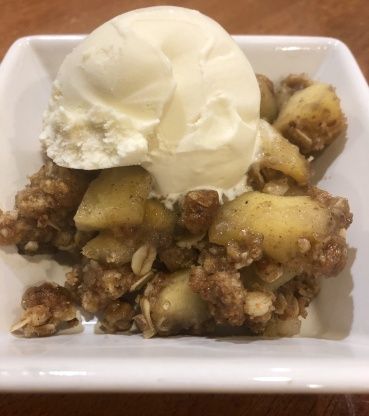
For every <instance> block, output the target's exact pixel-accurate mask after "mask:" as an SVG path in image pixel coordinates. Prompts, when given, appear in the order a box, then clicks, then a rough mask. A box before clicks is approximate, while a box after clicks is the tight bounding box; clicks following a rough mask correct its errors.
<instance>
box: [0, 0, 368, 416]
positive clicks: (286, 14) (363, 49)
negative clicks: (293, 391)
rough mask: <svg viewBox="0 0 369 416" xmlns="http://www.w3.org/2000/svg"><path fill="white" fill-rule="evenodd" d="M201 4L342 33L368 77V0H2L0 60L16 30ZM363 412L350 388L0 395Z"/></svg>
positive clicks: (267, 24) (240, 26) (36, 411)
mask: <svg viewBox="0 0 369 416" xmlns="http://www.w3.org/2000/svg"><path fill="white" fill-rule="evenodd" d="M168 3H171V4H175V5H181V6H184V7H191V8H195V9H199V10H200V11H202V12H203V13H205V14H207V15H209V16H211V17H213V18H214V19H216V20H217V21H218V22H219V23H220V24H222V25H223V26H224V27H225V29H226V30H228V31H229V32H230V33H233V34H284V35H318V36H331V37H336V38H339V39H341V40H343V41H344V42H345V43H346V44H347V45H348V46H349V47H350V49H351V50H352V51H353V53H354V55H355V56H356V58H357V60H358V62H359V64H360V66H361V69H362V70H363V72H364V75H365V76H366V78H367V79H369V35H368V32H367V26H368V23H369V2H368V0H203V1H201V0H197V1H196V0H187V1H174V0H171V1H168V2H167V1H164V2H160V1H143V0H0V59H1V58H2V56H3V55H4V53H5V52H6V50H7V49H8V47H9V46H10V45H11V43H12V42H14V40H15V39H17V38H18V37H20V36H25V35H32V34H45V33H49V34H50V33H86V32H90V31H91V30H92V29H94V28H95V27H96V26H98V25H100V24H101V23H103V22H104V21H106V20H108V19H110V18H111V17H113V16H115V15H118V14H120V13H123V12H125V11H127V10H130V9H134V8H138V7H145V6H149V5H155V4H168ZM25 414H27V416H38V415H63V416H64V415H76V416H78V415H85V414H86V415H109V416H114V415H122V414H124V415H125V416H130V415H141V414H142V415H144V414H152V415H176V416H181V415H187V414H191V415H192V416H196V415H224V414H229V415H246V414H250V415H276V416H277V415H283V416H285V415H299V416H303V415H327V416H328V415H368V414H369V396H352V395H319V396H307V395H304V396H302V395H297V396H292V395H281V396H277V395H269V396H261V395H248V396H246V395H188V394H186V395H169V394H163V395H143V394H138V395H132V394H129V395H100V394H94V395H80V394H76V395H64V394H63V395H46V394H37V395H29V394H22V395H9V394H4V395H0V415H1V416H8V415H9V416H17V415H25Z"/></svg>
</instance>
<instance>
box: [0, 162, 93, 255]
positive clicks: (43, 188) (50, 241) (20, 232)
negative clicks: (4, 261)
mask: <svg viewBox="0 0 369 416" xmlns="http://www.w3.org/2000/svg"><path fill="white" fill-rule="evenodd" d="M91 175H92V174H91V173H86V172H83V171H78V170H73V169H66V168H62V167H59V166H57V165H55V164H54V163H53V162H51V161H49V160H48V161H46V163H45V165H44V166H42V167H41V169H40V170H39V171H38V172H37V173H35V174H34V175H32V176H31V177H30V183H29V184H28V185H27V186H26V187H25V188H24V189H23V190H22V191H20V192H18V194H17V195H16V198H15V208H14V210H13V211H9V212H2V211H0V244H1V245H10V244H16V245H18V246H19V249H20V251H21V252H25V253H27V254H36V253H39V252H44V251H51V250H52V249H55V248H57V249H60V250H68V251H73V250H74V249H75V248H77V249H78V247H79V246H78V240H79V238H80V237H81V236H78V237H77V236H76V229H75V225H74V221H73V215H74V213H75V211H76V209H77V207H78V205H79V203H80V201H81V199H82V196H83V194H84V192H85V190H86V189H87V186H88V183H89V182H90V180H91ZM80 234H81V233H80Z"/></svg>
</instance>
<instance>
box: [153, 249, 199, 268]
mask: <svg viewBox="0 0 369 416" xmlns="http://www.w3.org/2000/svg"><path fill="white" fill-rule="evenodd" d="M197 257H198V252H197V250H195V249H194V248H185V247H184V248H181V247H178V246H175V245H173V246H170V247H168V248H167V249H165V250H162V251H161V252H160V253H159V258H160V260H161V261H162V262H163V263H164V265H165V267H166V268H167V269H168V270H169V271H170V272H175V271H176V270H180V269H187V268H189V267H191V266H192V265H193V264H195V263H196V260H197Z"/></svg>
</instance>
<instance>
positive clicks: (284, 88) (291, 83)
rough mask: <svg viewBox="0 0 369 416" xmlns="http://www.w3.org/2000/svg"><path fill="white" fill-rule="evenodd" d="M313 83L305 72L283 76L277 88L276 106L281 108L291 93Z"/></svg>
mask: <svg viewBox="0 0 369 416" xmlns="http://www.w3.org/2000/svg"><path fill="white" fill-rule="evenodd" d="M312 84H313V81H312V80H311V79H310V78H309V77H308V76H307V74H290V75H288V76H287V77H286V78H284V79H283V80H282V81H281V83H280V84H279V87H278V89H277V94H276V96H277V102H278V107H279V109H281V107H283V105H284V104H285V103H286V102H287V101H288V100H289V98H290V97H291V95H293V94H294V93H295V92H296V91H300V90H303V89H305V88H306V87H309V86H310V85H312Z"/></svg>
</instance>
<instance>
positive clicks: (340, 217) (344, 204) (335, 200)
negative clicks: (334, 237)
mask: <svg viewBox="0 0 369 416" xmlns="http://www.w3.org/2000/svg"><path fill="white" fill-rule="evenodd" d="M308 195H309V196H311V197H312V198H313V199H315V200H317V201H318V202H320V203H321V204H322V205H323V206H325V207H327V208H328V209H329V210H330V212H331V213H332V215H333V217H334V219H335V223H336V227H337V228H348V227H349V226H350V224H351V223H352V218H353V215H352V213H351V212H350V206H349V203H348V201H347V199H346V198H342V197H339V196H332V195H331V194H330V193H329V192H327V191H323V189H319V188H317V187H316V186H310V187H309V189H308Z"/></svg>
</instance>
